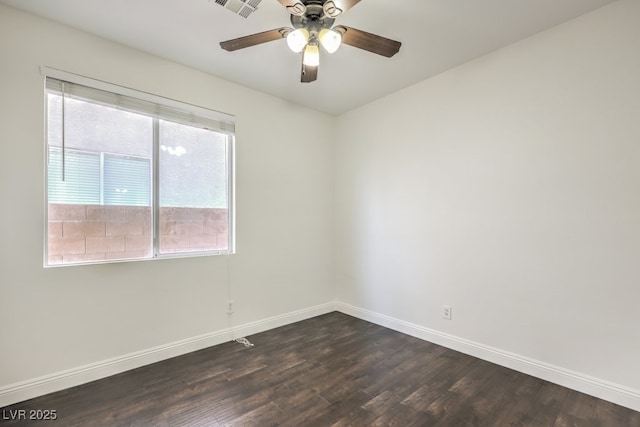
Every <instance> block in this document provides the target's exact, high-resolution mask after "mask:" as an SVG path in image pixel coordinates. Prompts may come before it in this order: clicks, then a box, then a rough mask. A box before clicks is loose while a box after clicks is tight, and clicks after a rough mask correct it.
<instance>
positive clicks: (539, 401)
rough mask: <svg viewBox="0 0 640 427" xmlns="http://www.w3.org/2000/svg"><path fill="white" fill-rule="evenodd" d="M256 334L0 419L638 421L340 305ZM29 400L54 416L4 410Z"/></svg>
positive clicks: (592, 426)
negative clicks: (352, 313)
mask: <svg viewBox="0 0 640 427" xmlns="http://www.w3.org/2000/svg"><path fill="white" fill-rule="evenodd" d="M249 339H250V341H251V342H252V343H253V344H254V347H252V348H247V347H244V346H242V345H241V344H238V343H235V342H231V343H226V344H222V345H219V346H215V347H211V348H208V349H205V350H201V351H198V352H195V353H191V354H187V355H184V356H180V357H176V358H173V359H170V360H166V361H163V362H159V363H156V364H153V365H149V366H145V367H142V368H138V369H135V370H132V371H128V372H125V373H122V374H118V375H115V376H112V377H109V378H105V379H103V380H99V381H95V382H92V383H89V384H85V385H82V386H78V387H74V388H71V389H68V390H64V391H60V392H57V393H53V394H49V395H46V396H42V397H39V398H36V399H32V400H29V401H26V402H22V403H19V404H16V405H12V406H10V407H6V408H1V409H0V424H1V425H3V426H4V425H7V426H13V425H19V426H23V425H39V426H47V425H50V424H51V425H60V426H171V427H173V426H224V425H230V426H296V427H298V426H401V427H408V426H456V427H459V426H535V427H542V426H558V427H560V426H589V427H597V426H603V427H604V426H607V427H609V426H610V427H635V426H638V427H640V413H639V412H635V411H632V410H630V409H626V408H623V407H620V406H617V405H614V404H612V403H609V402H606V401H603V400H599V399H596V398H594V397H591V396H587V395H585V394H581V393H578V392H575V391H572V390H569V389H566V388H563V387H560V386H557V385H554V384H551V383H548V382H546V381H543V380H540V379H536V378H533V377H530V376H528V375H524V374H521V373H518V372H515V371H512V370H509V369H506V368H502V367H499V366H497V365H494V364H491V363H489V362H485V361H483V360H479V359H476V358H473V357H470V356H466V355H464V354H461V353H458V352H455V351H452V350H448V349H446V348H443V347H440V346H437V345H435V344H431V343H428V342H424V341H421V340H418V339H416V338H413V337H410V336H407V335H404V334H401V333H398V332H395V331H391V330H389V329H386V328H383V327H380V326H377V325H374V324H371V323H368V322H365V321H362V320H358V319H355V318H353V317H350V316H347V315H344V314H341V313H337V312H334V313H330V314H327V315H324V316H319V317H315V318H312V319H309V320H305V321H302V322H298V323H295V324H292V325H288V326H284V327H281V328H278V329H274V330H271V331H268V332H264V333H261V334H257V335H254V336H252V337H249ZM31 409H41V410H46V409H55V410H56V412H57V415H58V419H57V420H56V421H50V422H45V421H28V420H27V421H24V420H20V421H11V420H7V419H2V418H9V414H10V412H9V411H16V410H26V411H27V414H28V412H29V410H31ZM13 413H14V414H15V412H13ZM2 414H4V416H2Z"/></svg>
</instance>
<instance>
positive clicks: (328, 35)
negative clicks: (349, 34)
mask: <svg viewBox="0 0 640 427" xmlns="http://www.w3.org/2000/svg"><path fill="white" fill-rule="evenodd" d="M318 39H319V40H320V44H321V45H322V47H323V48H325V50H326V51H327V52H329V53H334V52H335V51H336V50H338V48H339V47H340V44H341V43H342V34H340V33H339V32H337V31H334V30H330V29H328V28H324V29H322V30H321V31H320V34H318Z"/></svg>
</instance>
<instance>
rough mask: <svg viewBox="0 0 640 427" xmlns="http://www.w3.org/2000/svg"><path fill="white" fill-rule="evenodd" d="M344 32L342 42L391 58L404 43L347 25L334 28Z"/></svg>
mask: <svg viewBox="0 0 640 427" xmlns="http://www.w3.org/2000/svg"><path fill="white" fill-rule="evenodd" d="M333 29H334V30H336V31H338V32H339V33H340V34H342V43H344V44H348V45H349V46H353V47H357V48H359V49H364V50H368V51H369V52H373V53H377V54H378V55H382V56H386V57H387V58H391V57H392V56H393V55H395V54H396V53H398V51H399V50H400V46H402V43H400V42H398V41H395V40H391V39H388V38H386V37H382V36H378V35H375V34H371V33H367V32H366V31H362V30H357V29H355V28H351V27H347V26H345V25H338V26H336V27H334V28H333Z"/></svg>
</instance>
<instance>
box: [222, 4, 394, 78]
mask: <svg viewBox="0 0 640 427" xmlns="http://www.w3.org/2000/svg"><path fill="white" fill-rule="evenodd" d="M278 1H279V2H280V4H282V5H283V6H284V7H285V8H286V9H287V12H289V13H290V14H291V25H292V26H293V28H289V27H283V28H276V29H274V30H269V31H264V32H262V33H257V34H252V35H249V36H244V37H240V38H237V39H232V40H227V41H223V42H220V47H222V49H224V50H227V51H230V52H231V51H234V50H238V49H244V48H246V47H250V46H255V45H258V44H261V43H266V42H270V41H274V40H278V39H282V38H286V39H287V44H288V45H289V48H290V49H291V50H292V51H294V52H296V53H302V73H301V76H300V81H301V82H302V83H309V82H312V81H315V80H316V79H317V78H318V65H320V49H319V47H320V46H322V47H323V48H324V49H325V50H326V51H327V52H328V53H333V52H335V51H336V50H337V49H338V48H339V47H340V45H341V44H347V45H349V46H353V47H357V48H359V49H364V50H367V51H369V52H373V53H377V54H378V55H382V56H386V57H387V58H391V57H392V56H393V55H395V54H396V53H398V51H399V50H400V46H401V43H400V42H398V41H395V40H391V39H388V38H385V37H382V36H378V35H375V34H371V33H367V32H366V31H362V30H357V29H355V28H351V27H347V26H346V25H337V26H335V27H333V28H332V26H333V24H334V22H335V20H336V18H337V17H338V16H340V15H342V14H343V13H344V12H346V11H347V10H349V9H351V8H352V7H353V6H355V5H356V4H358V3H359V2H360V0H278Z"/></svg>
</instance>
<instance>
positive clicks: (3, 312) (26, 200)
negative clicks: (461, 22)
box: [0, 5, 335, 406]
mask: <svg viewBox="0 0 640 427" xmlns="http://www.w3.org/2000/svg"><path fill="white" fill-rule="evenodd" d="M0 58H2V59H1V60H0V61H1V62H0V129H1V130H2V132H1V134H0V147H1V153H2V154H1V155H0V200H1V203H2V207H1V209H0V236H1V237H2V238H1V239H0V347H1V350H0V395H2V393H1V392H2V391H3V388H4V391H7V390H9V391H11V390H14V391H15V387H13V386H15V385H16V384H18V385H19V384H22V383H23V382H27V383H28V382H29V381H32V380H33V379H34V378H39V377H41V376H47V375H51V374H56V373H59V372H61V371H65V370H68V369H76V368H77V367H80V366H84V365H87V364H93V363H96V362H100V361H104V360H106V359H110V358H118V357H121V356H122V355H127V354H130V353H134V352H139V351H145V350H146V349H150V348H154V347H156V346H164V345H167V344H171V343H175V342H178V341H181V340H189V339H191V338H192V337H196V336H200V335H203V334H210V333H214V332H216V331H223V330H226V328H227V327H228V321H227V320H228V319H227V315H226V300H227V266H226V259H225V257H201V258H189V259H174V260H160V261H146V262H134V263H118V264H108V265H94V266H82V267H66V268H50V269H44V268H43V267H42V264H43V242H44V237H43V229H44V225H43V221H44V167H43V165H44V153H45V145H44V144H45V141H44V123H43V117H44V98H43V93H44V92H43V77H42V76H41V75H40V72H39V67H40V66H41V65H45V66H49V67H53V68H58V69H62V70H65V71H69V72H72V73H77V74H81V75H86V76H89V77H93V78H96V79H100V80H105V81H108V82H111V83H115V84H119V85H123V86H128V87H132V88H135V89H139V90H142V91H147V92H152V93H155V94H158V95H161V96H165V97H169V98H173V99H177V100H181V101H185V102H188V103H192V104H196V105H200V106H204V107H208V108H211V109H215V110H219V111H224V112H227V113H230V114H235V115H236V127H237V138H236V144H237V145H236V150H237V153H236V154H237V165H236V166H237V231H238V234H237V254H236V255H233V256H232V257H231V259H230V260H229V262H230V267H231V270H230V272H231V283H232V289H233V299H234V300H235V311H236V313H235V315H234V318H233V322H234V324H235V325H245V324H248V323H252V322H260V321H262V320H264V319H270V318H273V317H278V316H285V317H286V315H287V314H288V313H292V312H298V311H301V310H302V311H304V310H307V309H309V308H313V307H317V306H318V305H322V304H327V303H329V302H331V301H332V300H333V283H332V282H333V276H332V271H333V267H332V255H331V248H332V231H333V228H332V226H333V220H332V217H331V216H332V213H333V210H332V205H333V184H332V174H333V163H332V162H333V141H334V139H335V136H334V118H333V117H331V116H327V115H324V114H321V113H318V112H315V111H312V110H308V109H304V108H301V107H299V106H296V105H293V104H289V103H287V102H284V101H282V100H279V99H277V98H273V97H270V96H267V95H264V94H260V93H258V92H255V91H251V90H248V89H246V88H243V87H241V86H238V85H235V84H232V83H229V82H226V81H223V80H220V79H217V78H215V77H212V76H210V75H207V74H204V73H200V72H197V71H194V70H191V69H188V68H185V67H183V66H180V65H177V64H175V63H171V62H168V61H165V60H162V59H159V58H157V57H153V56H150V55H147V54H143V53H141V52H139V51H135V50H132V49H129V48H126V47H123V46H121V45H117V44H114V43H111V42H108V41H106V40H103V39H100V38H97V37H94V36H91V35H89V34H86V33H82V32H79V31H76V30H73V29H70V28H68V27H65V26H61V25H58V24H55V23H52V22H49V21H45V20H42V19H39V18H36V17H34V16H31V15H28V14H24V13H22V12H18V11H16V10H14V9H10V8H7V7H5V6H2V5H0ZM310 128H312V129H314V130H315V131H314V132H308V129H310ZM318 129H322V130H324V132H323V133H320V132H318ZM300 135H304V136H305V137H304V138H300V137H299V136H300ZM12 387H13V388H12ZM11 399H12V397H11V396H9V397H7V400H5V401H4V402H3V401H1V399H0V406H3V403H4V404H6V403H8V402H9V401H10V400H11Z"/></svg>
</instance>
